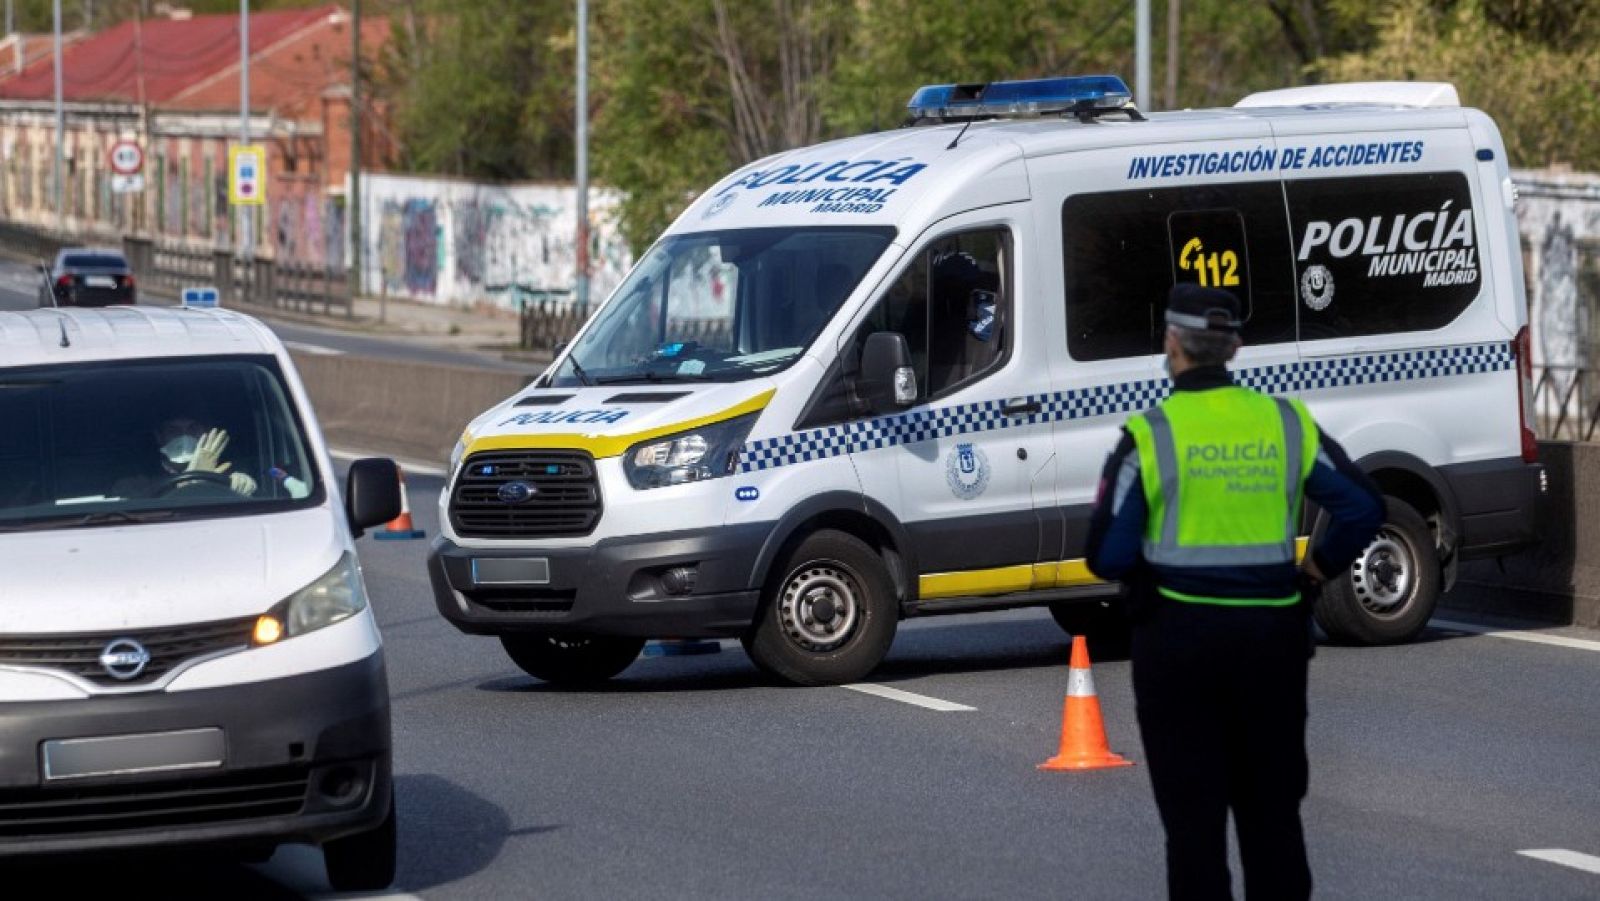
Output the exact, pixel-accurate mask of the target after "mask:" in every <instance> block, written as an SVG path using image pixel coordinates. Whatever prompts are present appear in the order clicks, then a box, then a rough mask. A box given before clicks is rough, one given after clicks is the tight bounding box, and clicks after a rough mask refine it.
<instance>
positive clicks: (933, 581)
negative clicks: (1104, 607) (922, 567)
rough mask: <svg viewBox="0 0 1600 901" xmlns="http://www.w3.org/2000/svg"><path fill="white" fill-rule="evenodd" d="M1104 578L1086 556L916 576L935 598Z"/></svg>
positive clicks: (921, 589) (928, 597)
mask: <svg viewBox="0 0 1600 901" xmlns="http://www.w3.org/2000/svg"><path fill="white" fill-rule="evenodd" d="M1310 543H1311V539H1309V538H1297V539H1295V543H1294V546H1295V559H1296V560H1297V561H1298V560H1304V559H1305V556H1306V546H1307V545H1309V544H1310ZM1099 584H1101V580H1100V579H1099V578H1097V577H1096V576H1095V574H1094V573H1092V572H1089V563H1088V561H1086V560H1084V559H1083V558H1081V557H1080V558H1078V559H1076V560H1062V561H1060V562H1058V563H1033V564H1027V563H1023V564H1020V565H1017V566H1000V567H996V568H994V569H967V570H962V571H960V572H953V573H928V574H926V575H922V576H918V577H917V597H918V599H919V600H924V601H932V600H937V599H939V598H960V597H981V596H983V595H990V594H1008V593H1010V592H1013V591H1042V590H1044V589H1046V588H1077V587H1080V586H1083V585H1099Z"/></svg>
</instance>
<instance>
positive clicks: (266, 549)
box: [0, 307, 399, 889]
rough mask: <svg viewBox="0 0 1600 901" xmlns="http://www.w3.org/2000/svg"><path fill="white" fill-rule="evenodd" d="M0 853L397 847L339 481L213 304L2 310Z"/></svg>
mask: <svg viewBox="0 0 1600 901" xmlns="http://www.w3.org/2000/svg"><path fill="white" fill-rule="evenodd" d="M0 424H3V427H0V856H8V855H15V854H30V855H31V854H41V853H58V852H67V851H72V852H81V851H94V850H120V849H129V848H142V847H147V846H156V845H174V844H190V843H207V844H214V845H219V846H227V847H228V848H230V849H233V850H237V851H238V852H240V853H241V854H243V855H244V856H246V857H253V858H263V857H264V856H265V855H267V854H270V853H271V850H272V848H273V847H274V846H276V845H277V844H278V843H280V842H314V843H319V844H321V845H322V847H323V849H324V852H325V857H326V863H327V870H328V875H329V878H330V880H331V881H332V883H333V884H334V886H335V887H337V888H341V889H371V888H381V887H383V886H385V885H387V884H388V883H389V882H390V881H391V880H392V878H393V874H394V864H395V845H394V842H395V832H394V807H393V801H392V789H391V775H390V739H389V697H388V686H387V680H386V676H385V673H384V663H383V650H382V644H381V642H380V640H379V636H378V628H377V625H376V623H375V622H374V620H373V616H372V612H371V611H370V610H369V609H368V607H367V596H366V589H365V588H364V587H363V584H362V578H361V568H360V566H359V564H358V563H357V561H356V554H355V545H354V542H353V536H355V535H359V534H360V532H361V529H363V528H364V527H367V526H372V525H376V524H378V523H381V522H384V521H386V520H388V519H391V518H393V517H394V516H395V515H396V512H397V511H398V509H399V497H398V495H399V490H398V487H397V473H396V472H395V467H394V464H393V463H392V462H390V461H387V460H363V461H357V462H356V463H355V464H354V465H353V466H352V467H351V470H350V476H349V482H348V483H347V485H346V486H345V490H344V491H341V490H340V488H339V486H338V485H337V484H336V481H335V478H334V470H333V468H332V467H331V465H330V464H329V460H328V451H327V448H326V447H325V446H324V445H323V441H322V436H321V435H320V433H319V432H318V429H317V423H316V419H315V418H314V417H313V416H312V414H311V407H310V405H309V404H308V402H307V400H306V393H305V389H304V388H303V387H302V386H301V383H300V379H299V377H298V376H297V375H296V373H295V370H294V366H293V364H292V363H291V362H290V360H289V357H288V355H287V354H286V353H285V352H284V348H283V345H282V344H280V343H279V342H278V340H277V338H276V337H274V336H273V334H272V333H271V332H269V331H268V330H267V329H266V328H265V327H263V326H262V325H261V324H260V323H259V322H256V321H255V320H253V319H250V318H248V317H245V316H240V315H238V314H235V313H231V312H227V311H222V310H201V309H182V308H168V309H155V308H150V307H111V308H107V309H104V310H54V309H45V310H31V311H28V312H23V313H0Z"/></svg>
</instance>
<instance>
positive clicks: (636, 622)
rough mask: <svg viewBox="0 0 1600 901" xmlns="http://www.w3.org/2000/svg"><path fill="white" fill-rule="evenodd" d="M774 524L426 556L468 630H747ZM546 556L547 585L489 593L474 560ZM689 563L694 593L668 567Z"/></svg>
mask: <svg viewBox="0 0 1600 901" xmlns="http://www.w3.org/2000/svg"><path fill="white" fill-rule="evenodd" d="M771 532H772V524H770V523H754V524H742V525H729V526H720V527H717V528H712V529H695V530H687V531H681V532H667V533H662V534H659V535H649V536H633V537H626V538H607V539H603V540H601V541H600V542H598V543H596V544H595V545H594V546H592V547H586V548H540V547H537V546H529V547H517V548H505V547H495V548H468V547H461V546H459V545H457V544H455V543H454V542H452V541H450V540H448V539H445V538H440V539H437V540H435V541H434V543H433V549H432V552H431V553H430V554H429V555H428V574H429V576H430V577H431V580H432V582H433V597H434V602H435V603H436V604H437V605H438V607H439V612H440V613H441V614H443V615H444V617H445V619H448V620H449V621H450V622H452V623H454V624H455V626H456V628H458V629H460V630H461V631H463V632H467V633H471V634H476V635H498V634H502V633H509V632H525V633H526V632H538V633H547V634H568V635H586V636H590V635H592V636H598V635H609V636H627V637H634V638H716V637H734V636H739V635H742V634H744V633H745V632H747V631H748V630H749V629H750V625H751V623H752V622H754V620H755V613H756V606H757V604H758V602H759V600H760V596H761V591H760V586H759V585H753V584H751V583H752V581H753V580H754V576H753V572H754V569H755V560H756V556H757V554H758V553H759V552H760V551H761V548H762V546H763V545H764V544H765V543H766V541H767V539H768V538H769V537H770V536H771ZM528 558H534V559H542V560H546V561H548V569H549V578H548V581H545V582H539V583H537V584H535V583H528V584H522V585H509V586H508V585H496V586H493V587H485V586H481V585H479V584H477V582H476V581H475V579H474V575H473V572H474V568H473V560H474V559H477V560H493V559H528ZM679 567H689V568H692V569H693V571H694V582H693V587H692V589H690V590H689V591H687V592H684V593H682V594H672V593H670V592H669V591H668V590H667V588H666V583H665V581H664V580H663V579H662V576H663V574H665V573H667V571H669V570H672V569H675V568H679Z"/></svg>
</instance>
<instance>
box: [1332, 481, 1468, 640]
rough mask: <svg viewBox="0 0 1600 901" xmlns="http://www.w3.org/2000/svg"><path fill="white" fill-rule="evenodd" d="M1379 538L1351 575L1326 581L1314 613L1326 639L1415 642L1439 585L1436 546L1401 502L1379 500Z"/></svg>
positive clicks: (1421, 522)
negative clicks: (1382, 506) (1381, 509)
mask: <svg viewBox="0 0 1600 901" xmlns="http://www.w3.org/2000/svg"><path fill="white" fill-rule="evenodd" d="M1384 503H1385V505H1386V509H1387V513H1386V514H1385V515H1384V522H1383V526H1382V527H1381V528H1379V529H1378V535H1377V537H1376V538H1374V539H1373V540H1372V543H1371V544H1369V545H1367V547H1366V549H1365V550H1363V551H1362V552H1361V556H1360V557H1357V558H1356V562H1355V563H1354V564H1353V565H1351V567H1350V569H1349V570H1348V571H1346V572H1344V573H1341V574H1340V575H1339V576H1337V577H1334V578H1331V579H1329V580H1328V582H1327V584H1325V585H1324V586H1323V588H1322V597H1321V598H1320V599H1318V601H1317V606H1316V608H1315V614H1316V618H1317V625H1319V626H1321V627H1322V631H1324V632H1326V633H1328V637H1329V638H1332V639H1334V640H1335V641H1340V642H1345V643H1349V644H1369V645H1371V644H1396V643H1399V642H1404V641H1410V640H1411V639H1413V638H1415V637H1417V635H1418V633H1420V632H1421V631H1422V628H1423V627H1424V626H1426V625H1427V624H1428V620H1429V619H1430V618H1431V617H1432V616H1433V610H1434V607H1435V606H1437V605H1438V603H1439V593H1440V590H1441V589H1442V588H1443V585H1444V577H1443V573H1442V572H1441V571H1440V567H1439V549H1438V542H1437V540H1436V539H1435V538H1434V535H1433V531H1432V530H1431V529H1429V528H1428V522H1427V520H1425V519H1423V518H1422V514H1420V513H1418V512H1417V511H1416V509H1415V508H1413V507H1412V506H1411V505H1410V504H1407V503H1406V502H1405V501H1402V500H1399V499H1397V498H1393V497H1386V498H1384Z"/></svg>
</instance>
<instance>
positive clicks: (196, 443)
mask: <svg viewBox="0 0 1600 901" xmlns="http://www.w3.org/2000/svg"><path fill="white" fill-rule="evenodd" d="M199 447H200V439H199V438H196V437H195V436H193V435H179V436H178V437H176V438H174V439H172V440H171V441H168V442H167V443H166V444H163V445H161V455H162V456H164V457H166V458H167V459H168V460H169V461H171V462H172V463H173V465H176V466H184V465H187V464H188V463H189V461H190V460H193V459H194V452H195V451H196V450H197V449H199Z"/></svg>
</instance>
